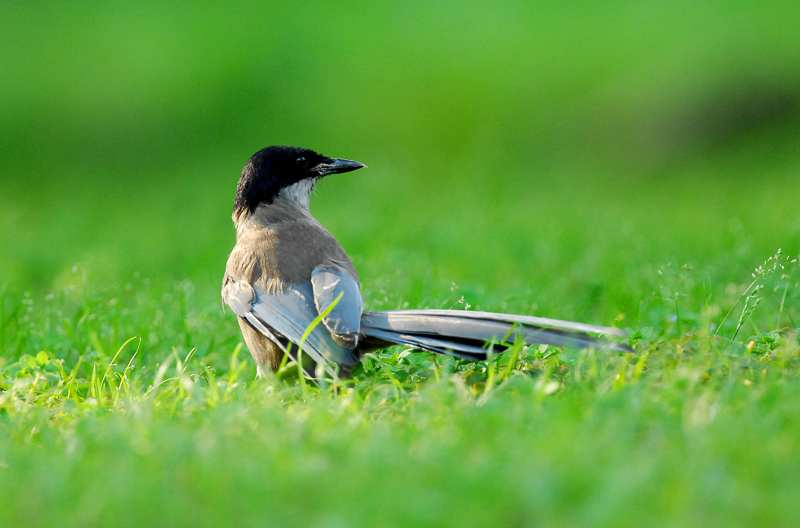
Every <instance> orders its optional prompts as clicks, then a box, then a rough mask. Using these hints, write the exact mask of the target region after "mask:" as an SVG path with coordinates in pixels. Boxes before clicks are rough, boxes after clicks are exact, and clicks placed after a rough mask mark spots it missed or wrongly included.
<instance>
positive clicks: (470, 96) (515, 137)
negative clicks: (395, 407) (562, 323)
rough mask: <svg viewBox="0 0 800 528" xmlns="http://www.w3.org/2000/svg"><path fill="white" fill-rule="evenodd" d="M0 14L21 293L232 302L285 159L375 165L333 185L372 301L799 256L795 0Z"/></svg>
mask: <svg viewBox="0 0 800 528" xmlns="http://www.w3.org/2000/svg"><path fill="white" fill-rule="evenodd" d="M0 9H1V11H0V25H1V27H0V29H2V31H0V54H2V65H3V66H2V69H3V73H2V79H3V80H2V82H0V170H1V171H2V182H1V183H0V247H2V251H1V252H0V277H2V279H0V280H2V282H3V283H4V284H6V285H11V286H14V287H18V288H24V289H28V288H30V289H34V290H36V289H45V290H47V289H50V288H58V287H59V285H63V283H64V281H69V275H70V270H72V268H73V266H78V267H79V268H80V269H82V270H90V272H91V273H92V277H94V278H95V279H96V280H98V281H114V280H117V279H119V278H125V277H128V276H130V275H132V274H133V273H134V272H139V273H141V274H142V275H144V276H146V277H150V278H157V277H167V278H190V279H193V280H197V281H198V283H199V284H201V285H203V286H205V285H206V284H207V285H208V286H209V292H212V291H213V293H216V292H215V290H216V288H217V282H218V279H219V275H220V273H221V270H222V267H223V265H224V260H225V257H226V252H227V251H228V249H229V247H230V246H231V244H232V241H233V231H232V229H231V225H230V219H229V212H230V204H231V200H232V194H233V189H234V185H235V181H236V179H237V177H238V172H239V170H240V167H241V165H242V164H243V163H244V161H245V160H246V159H247V157H248V156H249V155H250V154H251V153H252V152H254V151H256V150H257V149H259V148H261V147H263V146H265V145H268V144H297V145H303V146H309V147H313V148H316V149H319V150H321V151H322V152H325V153H329V154H332V155H341V156H348V157H352V158H354V159H359V160H363V161H364V162H366V163H367V164H369V165H370V168H369V170H367V171H362V172H359V173H357V174H352V175H348V176H345V177H340V178H338V179H336V181H333V180H331V181H328V182H325V183H323V184H322V185H321V186H320V188H319V191H318V193H317V196H316V200H315V201H314V204H313V208H314V212H315V213H316V214H317V215H318V216H319V217H320V218H321V219H322V221H323V223H325V224H326V225H328V226H329V227H330V228H331V230H332V231H333V232H334V234H336V235H337V236H338V237H339V238H340V239H341V240H342V242H343V243H344V244H345V247H346V248H348V250H349V251H350V253H351V254H352V255H353V258H354V259H355V260H356V264H357V265H358V266H359V268H361V270H362V274H363V275H364V277H363V279H364V281H365V282H366V283H367V284H376V285H377V286H381V287H384V286H385V287H386V288H388V289H392V288H393V287H392V286H391V283H390V282H386V283H384V282H383V281H382V280H381V278H382V277H386V276H387V275H392V274H394V275H396V276H394V277H391V281H401V282H402V283H403V284H400V285H398V286H397V287H398V288H401V290H404V291H417V290H419V291H420V293H419V295H417V296H416V297H418V298H414V297H415V296H413V295H412V298H411V301H421V300H424V294H422V293H421V291H422V290H423V289H424V288H426V287H428V286H430V287H434V288H437V289H438V291H439V295H437V296H434V298H441V292H442V291H445V290H444V289H445V288H446V286H447V285H449V283H450V282H455V283H457V284H459V285H468V286H471V287H475V288H483V287H487V288H490V289H493V290H497V289H499V292H500V294H499V295H498V298H505V297H507V296H508V295H510V294H512V293H513V292H515V291H519V289H520V288H522V287H526V288H528V287H531V285H533V286H535V285H537V284H548V283H552V282H553V281H557V280H559V277H569V280H571V281H577V284H576V287H575V291H574V292H573V291H571V290H570V289H569V288H566V287H565V288H564V291H563V293H564V294H566V295H571V294H577V292H579V291H586V286H587V284H586V283H587V282H591V283H592V284H603V283H604V282H609V279H611V277H612V276H614V275H615V274H619V273H624V270H625V268H626V267H628V266H631V265H636V263H637V262H641V258H642V257H640V256H638V255H642V254H643V253H644V254H645V255H646V257H645V259H646V261H647V263H655V262H658V263H663V262H665V261H668V260H674V261H675V262H677V263H678V264H682V263H683V262H682V261H684V260H690V261H702V259H704V258H706V257H710V256H712V255H713V256H719V255H721V254H723V253H725V252H728V253H730V252H734V251H744V252H745V253H746V254H747V255H746V256H747V257H752V258H753V259H754V260H752V261H748V260H747V259H744V260H743V261H742V265H743V266H744V268H739V269H730V270H729V271H730V274H731V275H730V277H738V276H741V274H742V273H746V269H745V268H748V267H750V266H751V265H754V264H755V263H756V260H761V259H762V258H763V257H765V256H766V255H768V254H771V253H772V252H773V251H774V250H775V249H776V248H777V247H785V248H787V249H790V248H788V247H787V246H792V245H793V246H794V248H795V249H796V248H797V241H798V233H800V218H798V215H797V214H796V203H797V196H798V193H797V191H798V189H799V188H800V184H798V183H797V180H798V178H797V174H798V170H797V169H798V165H799V164H800V149H798V140H797V138H798V132H799V131H800V36H798V32H797V20H798V15H800V8H798V7H796V3H794V2H769V3H753V2H725V3H721V2H704V3H697V2H664V3H659V2H618V1H612V2H603V3H587V4H585V5H572V6H570V5H564V4H563V3H561V2H544V3H542V2H503V3H498V4H495V5H492V6H488V5H485V4H482V3H478V2H466V3H465V2H435V3H429V2H410V3H409V2H397V3H381V2H377V3H376V2H363V3H359V2H336V3H330V2H325V3H319V2H303V3H299V4H294V3H286V2H276V3H264V2H252V3H248V2H232V3H226V4H224V5H223V4H218V3H213V2H208V3H205V2H201V3H193V4H161V3H135V4H132V3H130V2H96V3H91V2H78V3H69V4H68V3H59V2H52V3H51V2H35V1H31V2H3V4H2V6H1V7H0ZM674 233H680V236H674ZM597 245H600V246H601V247H607V246H608V245H613V246H614V251H599V252H598V250H597V249H596V248H597ZM591 255H602V258H601V262H600V263H599V264H601V265H600V266H598V263H597V262H589V263H587V262H585V260H586V259H589V260H591V259H592V256H591ZM598 258H600V257H598ZM397 259H400V260H401V261H402V262H403V266H402V268H403V269H397V268H396V266H395V265H393V262H395V261H396V260H397ZM587 265H588V266H589V267H588V268H586V266H587ZM581 266H583V269H584V270H586V269H590V270H591V271H592V273H593V274H594V276H593V277H588V276H586V273H581ZM736 266H737V264H736V263H733V262H732V264H731V267H732V268H735V267H736ZM417 278H418V279H417ZM387 280H388V279H387ZM407 282H410V283H411V284H406V283H407ZM417 282H419V284H416V283H417ZM415 284H416V286H415ZM541 287H542V288H546V286H541ZM598 287H599V286H598ZM631 287H632V289H629V290H626V289H625V288H624V287H623V288H622V290H623V291H621V292H620V299H619V300H618V303H623V305H624V303H626V302H627V303H630V302H633V297H635V296H640V295H641V293H642V292H641V291H637V290H636V289H635V285H631ZM415 288H416V290H415ZM209 295H211V293H209ZM626 296H627V297H626ZM616 309H618V306H612V307H610V308H609V310H610V311H614V310H616ZM571 311H572V310H567V313H566V314H562V315H565V316H566V315H572V314H571V313H569V312H571ZM606 315H608V314H606Z"/></svg>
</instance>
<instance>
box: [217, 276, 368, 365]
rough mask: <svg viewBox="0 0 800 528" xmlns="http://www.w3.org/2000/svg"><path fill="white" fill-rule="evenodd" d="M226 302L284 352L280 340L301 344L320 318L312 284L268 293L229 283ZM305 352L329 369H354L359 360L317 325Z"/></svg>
mask: <svg viewBox="0 0 800 528" xmlns="http://www.w3.org/2000/svg"><path fill="white" fill-rule="evenodd" d="M222 293H223V300H224V301H225V303H226V304H227V305H228V306H230V307H231V309H232V310H233V311H234V313H236V315H238V316H239V317H241V318H243V319H244V320H246V321H247V322H248V323H249V324H250V325H251V326H253V327H254V328H255V329H256V330H258V331H259V332H260V333H261V334H262V335H264V336H265V337H267V338H268V339H270V340H271V341H273V342H274V343H276V345H278V346H279V347H280V348H281V349H282V350H284V352H285V351H286V348H285V344H284V343H282V342H281V338H283V339H285V340H287V341H290V342H291V343H293V344H294V348H295V350H296V349H297V347H298V346H299V345H300V342H301V341H302V339H303V335H304V334H305V332H306V329H307V328H309V327H310V326H311V324H312V323H313V322H314V320H315V319H316V318H317V316H318V312H317V308H316V306H315V304H314V291H313V289H312V288H311V284H309V283H306V284H288V285H286V286H285V287H284V288H283V292H281V293H274V294H273V293H267V292H264V291H260V290H259V289H258V288H254V287H253V286H251V285H249V284H246V283H242V282H237V281H233V280H231V281H229V282H228V283H227V284H226V285H225V287H224V288H223V292H222ZM303 351H304V352H305V353H307V354H308V355H309V356H310V357H311V359H313V360H314V361H315V362H316V363H317V364H323V366H325V367H326V368H327V369H328V370H330V367H331V366H332V365H331V363H333V364H337V365H340V366H344V367H351V366H353V365H355V363H356V362H357V361H358V359H357V357H356V355H355V354H354V352H353V350H352V349H350V348H347V347H344V346H342V345H340V344H338V343H337V342H336V341H334V339H333V338H332V337H331V334H330V332H329V331H328V329H327V328H326V327H325V326H324V325H322V324H318V325H317V326H316V327H314V329H313V330H312V331H311V333H310V334H309V335H308V336H307V337H306V340H305V342H304V343H303Z"/></svg>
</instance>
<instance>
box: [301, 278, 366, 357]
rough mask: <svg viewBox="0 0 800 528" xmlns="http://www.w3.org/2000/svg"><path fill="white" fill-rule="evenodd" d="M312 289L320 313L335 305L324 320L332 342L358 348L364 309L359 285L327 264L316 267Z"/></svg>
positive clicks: (312, 279)
mask: <svg viewBox="0 0 800 528" xmlns="http://www.w3.org/2000/svg"><path fill="white" fill-rule="evenodd" d="M311 286H312V288H313V290H314V305H315V306H316V308H317V312H318V313H322V312H323V311H325V309H326V308H328V307H329V306H331V304H333V303H334V302H336V304H335V305H334V307H333V308H332V309H331V310H330V312H329V313H328V314H327V315H326V316H325V317H323V319H322V322H323V323H324V324H325V327H326V328H327V329H328V330H329V331H330V333H331V335H332V337H333V339H334V340H335V341H336V342H337V343H339V344H340V345H342V346H345V347H347V348H355V347H356V346H357V345H358V338H359V335H360V333H361V313H362V312H363V309H364V303H363V301H362V299H361V290H360V289H359V287H358V281H356V279H355V278H354V277H353V276H352V275H351V274H350V273H349V272H348V271H347V270H346V269H344V268H343V267H341V266H337V265H335V264H326V265H322V266H317V267H316V268H314V271H312V272H311ZM337 299H338V301H337Z"/></svg>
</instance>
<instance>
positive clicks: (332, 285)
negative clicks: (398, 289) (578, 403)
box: [222, 146, 628, 375]
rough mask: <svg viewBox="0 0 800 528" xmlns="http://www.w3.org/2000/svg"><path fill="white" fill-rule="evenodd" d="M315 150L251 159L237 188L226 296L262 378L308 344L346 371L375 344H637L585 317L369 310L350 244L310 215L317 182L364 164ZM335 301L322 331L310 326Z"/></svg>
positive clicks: (447, 350)
mask: <svg viewBox="0 0 800 528" xmlns="http://www.w3.org/2000/svg"><path fill="white" fill-rule="evenodd" d="M364 166H365V165H364V164H362V163H359V162H357V161H351V160H347V159H337V158H329V157H327V156H323V155H322V154H318V153H317V152H314V151H313V150H310V149H305V148H297V147H286V146H273V147H267V148H264V149H262V150H260V151H258V152H256V153H255V154H253V156H252V157H250V159H249V160H248V161H247V163H246V164H245V166H244V168H243V169H242V173H241V176H240V179H239V184H238V186H237V188H236V199H235V203H234V210H233V223H234V225H235V227H236V245H235V247H234V248H233V251H232V252H231V254H230V257H229V258H228V264H227V267H226V270H225V277H224V279H223V284H222V299H223V300H224V302H225V304H227V305H228V306H229V307H230V308H231V309H232V310H233V312H234V313H235V314H236V315H237V316H238V318H239V326H240V327H241V330H242V335H243V336H244V340H245V343H246V344H247V347H248V348H249V349H250V353H251V354H252V356H253V359H254V360H255V362H256V365H257V368H258V373H259V375H261V374H263V373H264V372H265V369H267V368H271V369H273V370H274V369H277V368H278V366H279V364H280V362H281V360H282V358H283V356H284V355H285V354H286V353H287V348H288V349H289V352H290V354H291V353H292V352H291V350H294V351H296V350H297V349H298V346H299V345H300V343H301V342H303V347H302V350H303V354H304V356H307V357H310V359H311V360H313V362H314V363H315V364H316V365H317V366H322V367H324V369H325V370H327V371H328V372H331V373H336V372H339V373H347V372H349V371H350V369H351V368H352V367H353V366H354V365H355V364H356V363H357V362H358V360H359V357H360V356H361V354H363V353H364V351H366V350H371V349H374V348H376V347H381V346H389V345H395V344H398V345H407V346H411V347H413V348H416V349H421V350H428V351H431V352H437V353H441V354H450V355H454V356H457V357H461V358H466V359H472V360H479V359H485V358H486V357H487V354H488V353H489V352H502V351H503V350H505V349H506V348H508V346H509V343H510V342H513V341H514V340H515V339H517V338H520V339H523V340H524V341H525V342H526V343H529V344H537V343H539V344H541V343H544V344H551V345H556V346H569V347H579V348H583V347H598V348H609V349H613V350H628V348H627V347H626V346H625V345H621V344H618V343H615V342H613V341H611V340H608V338H609V337H610V338H613V337H621V336H623V333H622V332H621V331H619V330H618V329H615V328H607V327H601V326H594V325H588V324H582V323H573V322H568V321H559V320H555V319H546V318H540V317H530V316H522V315H508V314H499V313H489V312H477V311H463V310H397V311H388V312H365V311H364V310H363V302H362V299H361V291H360V285H359V281H358V274H357V273H356V270H355V269H354V268H353V263H352V262H350V259H349V258H348V256H347V253H345V251H344V249H342V246H341V245H339V243H338V242H337V241H336V239H335V238H334V237H333V236H332V235H331V234H330V233H329V232H328V231H327V230H326V229H325V228H324V227H322V225H320V223H319V222H318V221H317V220H316V219H315V218H314V217H313V216H311V213H310V212H309V198H310V196H309V195H310V193H311V191H312V190H313V188H314V185H315V184H316V183H317V181H318V180H319V179H320V178H323V177H324V176H327V175H329V174H337V173H343V172H350V171H354V170H357V169H360V168H362V167H364ZM331 305H332V306H333V308H332V309H330V310H329V311H328V313H327V314H326V315H324V317H322V318H321V321H320V322H321V324H319V322H318V323H317V325H316V326H315V327H313V330H312V331H311V332H310V333H309V334H308V335H307V336H305V341H303V337H304V334H305V333H306V329H307V328H311V327H312V323H313V322H314V321H315V320H316V319H317V318H318V316H319V314H320V313H322V312H325V311H326V308H329V307H330V306H331Z"/></svg>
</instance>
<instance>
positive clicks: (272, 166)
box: [234, 146, 365, 213]
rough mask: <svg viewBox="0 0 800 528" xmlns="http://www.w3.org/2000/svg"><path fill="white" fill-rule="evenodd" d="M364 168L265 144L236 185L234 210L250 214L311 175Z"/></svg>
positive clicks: (299, 148)
mask: <svg viewBox="0 0 800 528" xmlns="http://www.w3.org/2000/svg"><path fill="white" fill-rule="evenodd" d="M362 167H365V165H364V164H363V163H359V162H358V161H352V160H346V159H337V158H329V157H327V156H323V155H322V154H319V153H317V152H314V151H313V150H311V149H307V148H301V147H286V146H273V147H266V148H263V149H261V150H259V151H258V152H256V153H255V154H253V155H252V156H250V159H249V160H247V163H246V164H245V166H244V167H243V168H242V174H241V176H240V177H239V185H238V186H237V188H236V202H235V204H234V209H235V210H242V209H247V210H249V211H250V212H251V213H252V212H253V211H255V210H256V208H257V207H258V205H259V204H261V203H270V202H272V201H273V200H274V199H275V197H276V196H278V193H280V191H281V189H283V188H285V187H288V186H290V185H293V184H295V183H297V182H299V181H301V180H305V179H308V178H313V179H317V178H321V177H322V176H326V175H328V174H337V173H342V172H350V171H354V170H357V169H360V168H362Z"/></svg>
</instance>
